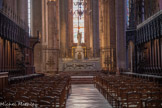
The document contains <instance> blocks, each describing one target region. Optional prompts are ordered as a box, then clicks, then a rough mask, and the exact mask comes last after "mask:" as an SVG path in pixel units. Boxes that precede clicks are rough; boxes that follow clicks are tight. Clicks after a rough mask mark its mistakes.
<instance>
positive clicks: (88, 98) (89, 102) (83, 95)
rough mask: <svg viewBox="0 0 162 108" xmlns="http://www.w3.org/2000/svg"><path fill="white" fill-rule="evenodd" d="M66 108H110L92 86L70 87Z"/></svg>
mask: <svg viewBox="0 0 162 108" xmlns="http://www.w3.org/2000/svg"><path fill="white" fill-rule="evenodd" d="M66 108H112V107H111V105H110V104H109V103H108V102H107V100H106V99H105V98H104V97H103V96H102V95H101V94H100V93H99V92H98V90H97V89H96V88H95V87H94V85H93V84H80V85H72V94H71V95H70V97H69V99H68V100H67V107H66Z"/></svg>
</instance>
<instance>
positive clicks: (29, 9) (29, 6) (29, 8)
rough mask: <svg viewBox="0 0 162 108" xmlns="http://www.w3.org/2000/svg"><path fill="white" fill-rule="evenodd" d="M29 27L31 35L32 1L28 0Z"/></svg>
mask: <svg viewBox="0 0 162 108" xmlns="http://www.w3.org/2000/svg"><path fill="white" fill-rule="evenodd" d="M28 27H29V34H30V33H31V0H28Z"/></svg>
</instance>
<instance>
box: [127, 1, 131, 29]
mask: <svg viewBox="0 0 162 108" xmlns="http://www.w3.org/2000/svg"><path fill="white" fill-rule="evenodd" d="M129 9H130V2H129V0H127V26H129V17H130V16H129V15H130V13H129V12H130V10H129Z"/></svg>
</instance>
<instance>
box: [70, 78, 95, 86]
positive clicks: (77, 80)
mask: <svg viewBox="0 0 162 108" xmlns="http://www.w3.org/2000/svg"><path fill="white" fill-rule="evenodd" d="M71 83H72V84H93V83H94V81H93V76H71Z"/></svg>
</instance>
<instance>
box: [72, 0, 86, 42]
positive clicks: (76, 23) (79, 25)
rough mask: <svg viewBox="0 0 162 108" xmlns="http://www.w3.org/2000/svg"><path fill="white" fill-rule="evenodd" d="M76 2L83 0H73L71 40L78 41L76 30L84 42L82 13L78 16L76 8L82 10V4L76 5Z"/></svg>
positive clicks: (82, 0)
mask: <svg viewBox="0 0 162 108" xmlns="http://www.w3.org/2000/svg"><path fill="white" fill-rule="evenodd" d="M78 2H81V3H83V2H84V0H73V42H74V43H78V40H77V34H78V30H79V32H80V33H82V39H81V43H84V13H83V14H82V15H81V17H79V14H78V9H81V11H82V12H83V11H84V5H77V3H78Z"/></svg>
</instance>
